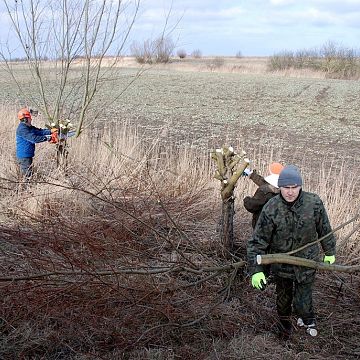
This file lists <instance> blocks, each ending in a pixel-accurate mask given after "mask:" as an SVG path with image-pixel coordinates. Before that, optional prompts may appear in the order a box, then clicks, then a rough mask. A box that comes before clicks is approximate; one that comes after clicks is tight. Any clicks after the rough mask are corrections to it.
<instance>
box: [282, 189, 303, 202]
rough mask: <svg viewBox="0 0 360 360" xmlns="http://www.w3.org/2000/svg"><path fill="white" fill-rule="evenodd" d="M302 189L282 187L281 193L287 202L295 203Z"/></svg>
mask: <svg viewBox="0 0 360 360" xmlns="http://www.w3.org/2000/svg"><path fill="white" fill-rule="evenodd" d="M300 189H301V186H299V185H289V186H284V187H281V188H280V192H281V195H282V197H283V198H284V199H285V200H286V201H287V202H293V201H295V200H296V199H297V197H298V196H299V192H300Z"/></svg>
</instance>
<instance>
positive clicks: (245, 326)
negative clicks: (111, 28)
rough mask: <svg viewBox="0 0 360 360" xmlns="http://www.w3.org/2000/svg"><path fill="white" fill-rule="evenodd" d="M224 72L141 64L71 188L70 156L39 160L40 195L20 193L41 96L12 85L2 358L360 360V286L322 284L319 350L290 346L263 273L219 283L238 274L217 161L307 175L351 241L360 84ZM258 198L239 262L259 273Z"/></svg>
mask: <svg viewBox="0 0 360 360" xmlns="http://www.w3.org/2000/svg"><path fill="white" fill-rule="evenodd" d="M208 60H209V59H198V60H196V61H192V62H191V61H190V60H189V61H187V62H185V66H184V63H182V64H180V65H179V62H176V63H173V64H168V65H165V66H155V67H149V68H147V69H141V71H142V73H141V76H140V77H138V78H137V74H138V71H139V68H138V67H136V66H135V64H134V63H133V62H130V63H124V64H122V66H119V67H117V68H116V69H113V70H111V71H112V74H113V76H112V80H111V81H108V82H106V83H104V84H102V87H101V88H100V91H99V97H98V98H97V99H95V103H94V105H93V109H94V111H95V110H98V109H100V110H101V116H100V118H99V119H98V120H97V121H96V122H93V123H91V124H89V123H88V124H89V125H88V126H86V127H85V131H84V133H83V134H82V135H81V136H80V137H79V139H71V140H70V155H69V169H68V172H69V173H68V175H67V176H64V174H63V173H61V172H60V171H58V170H57V169H56V167H55V162H54V151H53V149H52V145H51V144H39V145H37V146H38V147H37V153H36V158H35V161H36V164H37V171H38V175H37V178H36V182H35V183H34V184H33V185H32V187H31V188H30V191H27V190H22V189H21V187H19V185H18V184H17V172H16V166H15V164H14V132H15V129H16V126H17V119H16V116H15V114H16V111H17V110H18V108H19V107H20V106H21V105H23V104H25V103H28V104H29V105H32V104H33V103H36V100H37V98H36V95H35V93H34V90H33V89H34V88H33V80H32V79H31V77H30V76H29V74H28V73H27V72H26V71H25V70H24V69H23V68H22V65H21V64H19V65H18V67H17V71H18V72H19V73H21V74H22V79H23V81H24V89H25V90H26V93H25V94H28V95H29V97H27V96H26V95H24V94H21V93H20V92H19V91H18V89H17V88H16V86H15V85H14V84H13V82H12V81H11V79H10V78H9V76H8V74H7V73H5V72H4V71H3V70H1V73H0V88H1V89H2V90H1V92H0V108H1V109H2V113H1V114H0V128H1V130H0V133H1V136H2V139H3V141H2V142H1V143H0V157H1V158H0V160H1V161H0V163H1V164H0V178H1V179H0V184H1V186H0V195H1V201H0V214H1V217H0V229H1V230H0V234H1V235H0V237H1V242H0V272H2V275H1V276H0V298H1V299H2V300H1V305H2V306H1V309H0V331H1V338H0V358H4V359H16V358H20V359H74V360H84V359H109V360H110V359H139V360H140V359H149V360H150V359H158V360H160V359H161V360H163V359H164V360H165V359H166V360H168V359H169V360H170V359H185V360H187V359H200V360H202V359H204V360H210V359H221V360H227V359H249V358H251V359H268V360H277V359H289V360H290V359H299V360H302V359H304V360H305V359H317V360H320V359H325V358H326V359H328V360H329V359H330V360H339V359H340V360H341V359H343V360H345V359H358V358H359V357H360V348H359V342H358V339H359V335H358V334H359V331H360V323H359V311H360V307H359V306H360V305H359V304H360V301H359V293H360V278H359V275H358V274H357V273H355V274H353V275H350V274H346V273H335V272H322V273H319V274H318V277H317V281H316V284H315V291H314V302H315V306H316V310H317V313H318V320H319V326H318V329H319V335H318V336H317V337H316V338H311V337H309V336H308V335H306V334H305V333H304V332H303V331H301V330H299V329H295V327H294V335H293V338H292V339H291V340H290V341H289V342H286V343H284V342H281V341H279V340H278V338H277V337H276V336H275V335H274V332H273V327H274V324H275V323H276V311H275V294H274V287H273V285H270V286H269V287H267V289H266V290H265V291H264V292H262V293H259V292H257V291H255V290H253V289H252V288H251V287H250V285H249V277H248V275H247V273H246V269H245V271H243V270H242V268H240V269H239V271H238V273H237V274H236V272H235V271H219V272H218V273H215V275H216V276H212V275H211V274H212V273H211V272H206V271H205V270H204V269H207V268H211V267H222V266H225V265H226V264H228V262H229V260H228V259H225V258H223V257H222V249H221V246H220V244H219V241H218V237H219V235H218V231H217V230H218V219H219V211H220V207H221V204H220V199H219V191H218V188H219V184H218V182H217V180H214V179H213V172H214V167H213V164H211V163H210V161H209V153H210V151H211V150H213V149H214V148H218V147H220V146H222V145H223V144H225V145H230V144H231V145H233V146H234V148H235V150H238V151H239V150H240V149H244V150H246V151H247V153H248V155H249V157H250V158H251V159H252V161H253V163H252V166H253V167H255V168H257V169H259V171H260V172H261V173H265V172H266V171H267V170H266V166H267V164H268V163H269V161H271V160H276V161H281V162H284V163H296V164H297V165H299V166H300V167H301V169H302V172H303V175H304V179H305V185H304V188H305V189H306V190H310V191H315V192H317V193H318V194H319V195H320V196H321V198H322V199H323V200H324V203H325V205H326V207H327V209H328V212H329V216H330V220H331V222H332V224H333V227H336V226H338V225H340V224H341V223H343V222H344V221H346V220H348V219H350V218H351V217H352V216H354V214H356V210H357V209H358V208H359V206H360V198H359V194H360V193H359V181H358V178H359V175H360V172H359V168H360V167H359V166H360V119H359V110H360V91H359V90H360V82H358V81H344V80H327V79H323V78H319V77H316V76H315V77H312V74H311V73H307V74H304V73H303V74H299V73H297V74H295V73H293V74H285V73H277V74H269V73H267V72H266V68H265V66H264V59H253V64H252V62H251V61H249V59H235V58H232V59H226V60H225V61H226V62H227V61H229V63H231V65H230V66H229V67H226V63H225V66H224V67H223V68H222V69H218V71H209V69H208V67H207V65H206V61H208ZM204 62H205V63H204ZM245 68H246V71H245ZM251 69H252V70H251ZM73 71H74V72H77V71H79V69H74V70H73ZM288 75H292V76H288ZM51 77H52V74H50V75H49V81H48V83H47V84H46V86H47V87H48V88H49V89H52V88H53V82H52V80H51ZM133 80H135V81H134V82H133V84H132V85H131V86H130V87H129V88H128V89H127V90H126V92H124V94H123V95H122V96H121V97H120V98H119V99H118V100H116V101H115V102H113V103H111V104H110V105H104V104H105V103H106V101H107V100H109V99H111V98H112V96H113V95H114V93H115V92H116V91H118V90H120V91H121V90H122V89H125V88H126V86H127V85H128V84H129V83H131V82H132V81H133ZM89 120H91V119H89ZM35 125H38V126H39V127H42V126H43V125H44V119H43V118H42V116H41V115H40V116H39V118H37V119H36V120H35ZM109 144H110V146H108V145H109ZM254 190H255V186H254V185H253V184H251V182H250V181H248V179H247V178H241V179H240V181H239V184H238V186H237V189H236V216H235V238H236V242H237V245H238V251H237V253H236V256H237V257H236V258H234V259H233V260H234V261H235V260H241V259H244V258H245V248H246V241H247V239H248V238H249V236H251V231H252V229H251V226H250V223H251V217H250V214H249V213H247V212H246V211H245V210H244V208H243V206H242V197H243V196H244V195H245V194H246V195H247V194H252V193H253V192H254ZM358 223H359V220H357V222H356V223H354V224H352V225H350V227H347V228H345V229H343V230H341V231H339V232H338V236H339V238H338V254H337V261H338V262H339V263H341V264H346V265H356V264H359V258H360V246H359V240H360V232H359V230H357V231H356V232H355V233H354V234H352V235H351V237H350V238H347V235H348V234H349V233H350V231H351V230H352V229H355V225H356V224H358ZM193 267H195V268H196V269H200V270H199V271H192V272H191V271H189V268H190V270H191V269H193ZM144 269H145V270H144ZM149 269H150V270H151V271H153V273H150V272H149V273H146V271H147V270H149ZM159 269H160V270H159ZM134 270H136V271H137V272H136V271H134ZM155 270H157V271H158V273H155ZM144 271H145V274H144ZM39 274H40V275H39ZM44 274H47V275H44ZM49 274H50V275H49ZM34 275H37V276H38V277H35V276H34ZM235 275H236V276H235ZM31 276H33V277H31ZM12 277H15V278H17V280H16V281H15V280H12V281H9V279H12ZM21 277H23V280H19V278H21ZM5 278H7V280H4V279H5Z"/></svg>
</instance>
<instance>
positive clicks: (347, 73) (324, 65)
mask: <svg viewBox="0 0 360 360" xmlns="http://www.w3.org/2000/svg"><path fill="white" fill-rule="evenodd" d="M291 68H293V69H312V70H316V71H322V72H324V73H325V74H326V77H327V78H337V79H357V78H358V77H359V76H360V64H359V60H358V54H357V52H356V51H355V50H354V49H349V48H345V47H341V46H339V45H337V44H336V43H334V42H331V41H329V42H328V43H326V44H324V45H323V46H322V47H321V48H320V50H315V49H313V50H306V49H304V50H298V51H296V52H295V53H294V52H292V51H283V52H280V53H278V54H275V55H273V56H271V57H270V58H269V61H268V69H269V70H270V71H278V70H287V69H291Z"/></svg>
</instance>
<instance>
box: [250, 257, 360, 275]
mask: <svg viewBox="0 0 360 360" xmlns="http://www.w3.org/2000/svg"><path fill="white" fill-rule="evenodd" d="M256 262H257V264H258V265H260V264H261V265H269V264H289V265H297V266H305V267H308V268H312V269H316V270H324V271H339V272H346V273H356V272H359V271H360V265H353V266H344V265H334V264H332V265H330V264H325V263H323V262H317V261H314V260H309V259H303V258H299V257H295V256H290V255H287V254H268V255H257V257H256Z"/></svg>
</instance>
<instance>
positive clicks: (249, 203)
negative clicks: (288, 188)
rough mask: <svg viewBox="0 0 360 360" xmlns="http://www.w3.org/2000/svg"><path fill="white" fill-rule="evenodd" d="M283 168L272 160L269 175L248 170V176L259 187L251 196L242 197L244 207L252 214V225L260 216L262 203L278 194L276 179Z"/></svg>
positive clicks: (253, 225)
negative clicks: (264, 175)
mask: <svg viewBox="0 0 360 360" xmlns="http://www.w3.org/2000/svg"><path fill="white" fill-rule="evenodd" d="M283 168H284V166H283V165H281V164H280V163H278V162H273V163H271V164H270V165H269V172H270V175H268V176H266V177H265V178H264V177H262V176H261V175H259V174H258V173H257V172H256V171H255V170H253V171H249V172H248V175H249V178H250V179H251V180H252V181H253V182H254V183H255V184H256V185H258V186H259V187H258V188H257V190H256V191H255V194H254V195H253V196H246V197H245V198H244V207H245V209H246V210H247V211H249V212H251V213H252V214H253V217H252V227H253V229H255V225H256V223H257V220H258V218H259V216H260V213H261V210H262V208H263V207H264V205H265V204H266V203H267V202H268V201H269V200H270V199H271V198H273V197H274V196H276V195H277V194H279V187H278V184H277V182H278V179H279V174H280V172H281V170H282V169H283Z"/></svg>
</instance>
